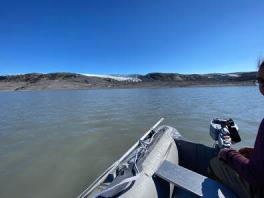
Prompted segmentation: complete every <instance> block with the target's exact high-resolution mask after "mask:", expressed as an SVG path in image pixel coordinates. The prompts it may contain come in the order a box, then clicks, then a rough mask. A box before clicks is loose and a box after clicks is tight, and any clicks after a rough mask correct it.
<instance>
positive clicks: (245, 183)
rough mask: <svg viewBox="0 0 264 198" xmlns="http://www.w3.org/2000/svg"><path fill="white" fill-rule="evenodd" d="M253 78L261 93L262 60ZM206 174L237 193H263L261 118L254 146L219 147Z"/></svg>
mask: <svg viewBox="0 0 264 198" xmlns="http://www.w3.org/2000/svg"><path fill="white" fill-rule="evenodd" d="M257 82H258V84H259V91H260V93H261V94H262V95H263V96H264V61H262V63H260V64H259V71H258V74H257ZM209 175H210V176H211V177H212V178H214V179H217V180H218V181H220V182H222V183H224V184H225V185H227V186H229V187H230V188H231V189H232V190H233V191H234V192H236V193H237V195H238V196H239V197H264V119H263V120H262V122H261V124H260V126H259V130H258V134H257V138H256V141H255V145H254V148H242V149H240V150H239V151H236V150H234V149H227V148H224V149H222V150H220V152H219V154H218V157H217V158H213V159H212V160H211V161H210V165H209Z"/></svg>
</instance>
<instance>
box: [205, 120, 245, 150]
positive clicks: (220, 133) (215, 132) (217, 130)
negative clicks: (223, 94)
mask: <svg viewBox="0 0 264 198" xmlns="http://www.w3.org/2000/svg"><path fill="white" fill-rule="evenodd" d="M210 136H211V137H212V139H213V140H215V148H217V149H221V148H230V147H231V145H232V144H235V143H237V142H240V141H241V138H240V136H239V134H238V126H237V125H236V124H235V122H234V121H233V120H232V119H220V118H215V119H213V120H212V121H211V124H210Z"/></svg>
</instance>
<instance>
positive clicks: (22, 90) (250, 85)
mask: <svg viewBox="0 0 264 198" xmlns="http://www.w3.org/2000/svg"><path fill="white" fill-rule="evenodd" d="M255 86H256V85H255V84H253V83H252V82H244V83H214V84H188V85H187V84H185V85H169V84H168V85H150V84H149V85H139V86H137V85H134V86H131V85H130V86H109V87H103V86H102V87H76V88H72V87H71V88H70V87H68V88H66V87H64V88H63V87H61V88H59V87H58V88H41V87H39V88H36V87H34V89H30V88H25V89H19V90H16V89H1V88H0V93H4V92H9V93H10V92H34V91H38V92H39V91H84V90H112V89H162V88H165V89H173V88H203V87H255Z"/></svg>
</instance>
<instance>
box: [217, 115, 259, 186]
mask: <svg viewBox="0 0 264 198" xmlns="http://www.w3.org/2000/svg"><path fill="white" fill-rule="evenodd" d="M263 152H264V120H262V122H261V124H260V127H259V131H258V135H257V138H256V142H255V146H254V150H253V152H252V155H251V156H250V158H249V159H248V158H246V157H244V156H243V155H241V154H240V153H239V152H237V151H235V150H233V149H223V150H221V151H220V153H219V157H220V158H222V159H224V160H225V161H226V162H227V163H228V164H229V165H230V166H231V167H232V168H233V169H234V170H236V171H237V173H238V174H239V175H240V176H241V177H243V178H245V179H246V180H247V181H248V182H249V183H250V184H252V185H256V186H263V185H264V180H263V178H264V174H263V173H264V153H263Z"/></svg>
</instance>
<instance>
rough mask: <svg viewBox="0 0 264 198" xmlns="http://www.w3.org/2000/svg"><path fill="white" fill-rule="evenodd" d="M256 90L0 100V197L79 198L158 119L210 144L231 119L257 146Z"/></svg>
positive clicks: (31, 95)
mask: <svg viewBox="0 0 264 198" xmlns="http://www.w3.org/2000/svg"><path fill="white" fill-rule="evenodd" d="M263 105H264V98H262V97H261V96H260V94H259V93H258V90H257V88H256V87H219V88H215V87H209V88H174V89H111V90H110V89H109V90H85V91H36V92H2V93H0V110H1V113H0V197H13V196H17V197H22V198H23V197H76V196H77V195H78V194H79V193H80V192H81V191H82V190H83V189H84V188H85V187H86V186H87V185H88V184H89V183H91V182H92V181H93V180H94V179H95V178H96V177H97V176H98V175H99V174H100V173H101V172H102V171H103V170H104V169H105V168H107V166H109V165H110V164H111V163H112V162H113V161H114V160H116V159H117V158H118V157H120V156H121V155H122V154H123V153H124V152H125V151H126V150H127V149H128V148H129V147H130V146H131V145H132V144H133V143H134V142H135V141H136V140H137V139H138V138H139V137H140V136H141V135H142V134H143V133H144V132H145V131H146V130H147V129H148V128H149V127H151V126H152V125H153V124H154V123H155V122H156V121H158V120H159V118H160V117H164V118H165V121H164V124H168V125H171V126H174V127H176V128H177V129H178V130H179V131H180V132H181V133H182V135H184V136H185V137H186V138H188V139H190V140H193V141H196V142H200V143H204V144H207V145H211V144H212V141H211V139H210V137H209V135H208V129H209V127H208V126H209V122H210V120H211V119H212V118H214V117H232V118H233V119H234V120H235V121H236V122H237V124H238V125H239V127H240V134H241V136H242V139H243V142H242V143H240V144H238V145H237V146H236V147H241V146H244V145H253V144H254V140H255V137H256V133H257V128H258V125H259V123H260V121H261V119H262V117H263V116H264V111H263Z"/></svg>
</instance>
